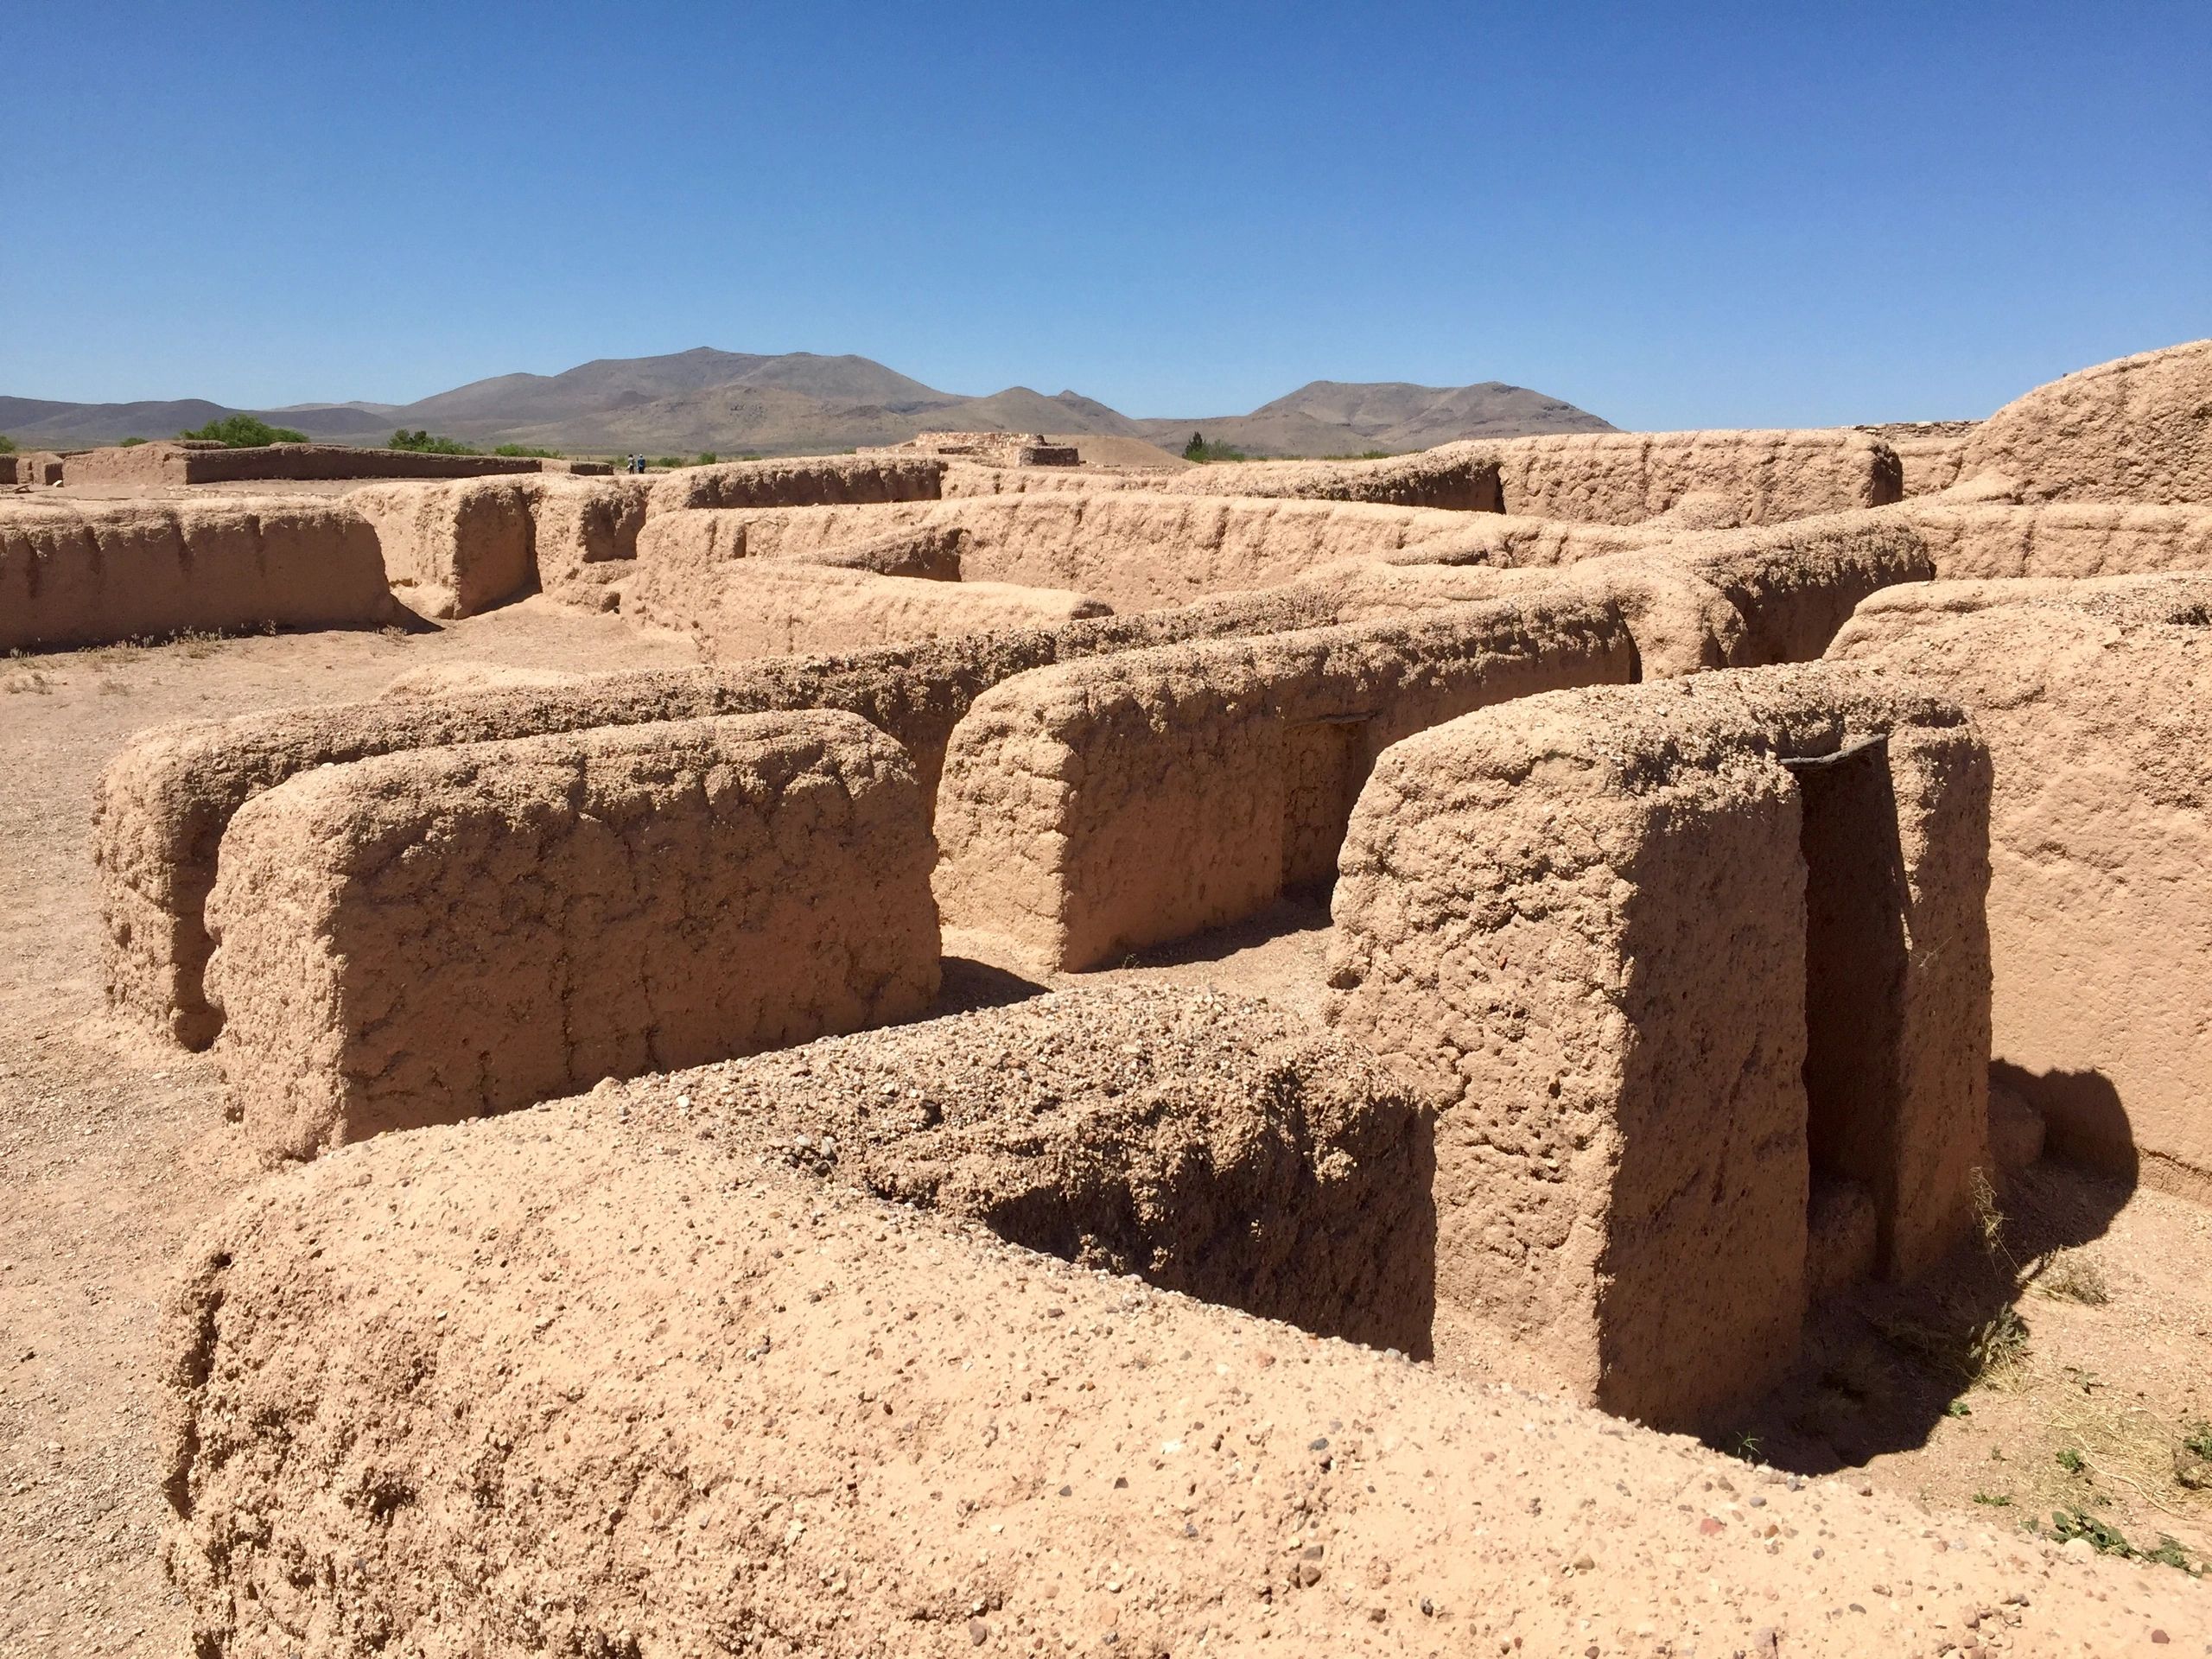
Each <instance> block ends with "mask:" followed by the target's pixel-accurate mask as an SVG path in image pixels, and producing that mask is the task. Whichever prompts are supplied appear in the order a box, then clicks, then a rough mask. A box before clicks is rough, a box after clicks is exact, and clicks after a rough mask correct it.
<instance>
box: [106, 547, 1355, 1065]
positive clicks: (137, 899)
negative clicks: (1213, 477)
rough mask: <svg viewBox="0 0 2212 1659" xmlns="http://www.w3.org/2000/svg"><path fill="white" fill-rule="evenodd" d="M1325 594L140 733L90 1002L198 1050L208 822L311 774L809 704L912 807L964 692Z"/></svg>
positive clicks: (129, 761)
mask: <svg viewBox="0 0 2212 1659" xmlns="http://www.w3.org/2000/svg"><path fill="white" fill-rule="evenodd" d="M1336 603H1337V595H1336V594H1335V593H1334V592H1333V591H1332V590H1331V589H1326V588H1312V589H1303V590H1289V589H1285V590H1278V591H1275V592H1272V593H1265V594H1249V595H1236V596H1230V597H1226V598H1224V599H1221V600H1217V601H1206V602H1205V603H1203V604H1200V605H1196V606H1190V607H1184V608H1183V609H1180V610H1176V611H1166V612H1160V613H1153V614H1150V615H1147V616H1142V617H1103V618H1099V619H1097V620H1086V621H1079V622H1075V623H1071V624H1070V625H1068V626H1065V627H1063V628H1058V629H1034V630H1029V631H1026V632H1019V633H1007V634H998V635H969V636H966V637H964V638H962V639H953V640H945V641H940V642H937V643H933V644H921V645H902V646H896V647H889V648H885V649H882V650H877V651H870V652H856V653H854V654H852V655H850V656H844V657H816V658H766V659H762V660H760V661H758V662H752V663H747V664H742V665H741V666H736V667H731V668H723V669H710V670H706V671H699V670H689V669H686V670H659V671H645V672H639V673H631V674H604V675H594V676H592V677H588V679H587V680H585V681H584V682H583V683H581V684H579V685H577V686H574V687H569V688H563V689H548V690H524V689H515V688H507V689H502V690H493V691H487V692H481V693H475V694H470V695H459V696H442V697H435V698H429V699H419V700H409V701H407V702H404V703H402V704H396V703H395V702H391V701H387V700H383V699H371V700H369V701H367V702H352V703H335V704H327V705H323V706H321V707H310V708H301V709H277V710H271V711H269V712H266V713H263V714H254V715H241V716H238V717H236V718H232V719H228V720H205V721H181V722H178V723H176V724H174V725H170V726H167V727H163V728H158V729H156V730H153V731H149V732H146V733H143V734H140V735H139V736H138V737H137V739H136V740H134V741H132V742H131V743H130V745H129V746H128V747H125V748H124V750H123V751H122V753H119V754H118V756H117V757H116V758H115V759H114V760H112V761H111V762H110V763H109V765H108V766H107V769H106V770H105V772H103V773H102V774H101V777H100V780H99V786H98V788H97V789H96V790H95V791H94V796H93V810H92V819H93V822H92V857H93V862H94V863H95V865H96V866H97V867H98V870H99V888H100V909H101V918H102V922H103V925H104V935H105V938H104V946H103V956H104V967H105V978H106V986H107V995H108V1001H109V1003H110V1005H111V1007H114V1008H115V1009H116V1010H117V1011H118V1012H119V1013H122V1014H125V1015H126V1016H128V1017H130V1018H131V1019H133V1020H137V1021H139V1022H141V1023H143V1024H144V1025H145V1026H147V1027H150V1028H151V1029H152V1030H154V1031H156V1032H158V1033H162V1034H164V1035H167V1036H168V1037H169V1038H171V1039H174V1040H175V1041H177V1042H180V1043H182V1044H184V1045H185V1046H188V1047H192V1048H204V1047H206V1046H207V1043H208V1042H209V1041H210V1039H213V1036H214V1033H215V1032H216V1030H217V1028H218V1027H219V1025H220V1023H221V1021H220V1017H219V1015H218V1014H216V1013H215V1011H214V1010H213V1009H212V1008H211V1007H208V1005H207V1001H206V999H205V996H204V995H203V994H202V988H201V983H200V979H201V971H202V969H203V967H204V965H205V963H206V962H207V950H208V942H207V931H206V929H205V927H204V926H203V925H202V921H201V913H200V912H201V907H202V906H203V905H204V903H205V901H206V899H207V893H208V890H209V889H210V888H211V887H213V884H214V880H215V868H216V855H217V851H218V849H219V845H220V843H221V841H222V837H223V832H224V830H225V829H226V827H227V825H228V824H229V823H230V821H231V817H232V814H233V813H235V812H236V811H237V810H238V809H239V808H240V807H241V806H243V805H244V804H245V803H246V802H247V801H249V800H251V799H252V798H254V797H255V796H256V795H257V794H259V793H260V792H261V791H264V790H266V789H271V788H274V787H276V785H278V784H280V783H282V782H283V781H284V780H285V779H288V778H290V777H292V776H294V775H295V774H296V773H298V772H303V771H307V770H308V769H309V768H312V767H315V766H329V765H334V764H338V763H342V762H345V761H350V760H361V759H364V758H365V757H367V756H370V755H376V754H387V753H397V752H400V751H404V750H411V749H421V748H435V747H441V746H443V745H448V744H455V743H471V742H482V741H492V740H495V739H503V738H516V737H532V736H539V735H543V734H549V733H555V732H569V731H580V730H583V729H585V728H591V727H597V726H632V725H638V724H640V723H642V722H645V721H658V720H683V719H691V718H696V717H699V716H702V715H734V714H755V713H761V712H766V711H770V710H777V709H813V708H827V709H845V710H848V711H849V712H851V713H855V714H857V715H860V716H861V718H862V719H864V720H868V721H871V722H873V723H874V724H875V725H877V726H879V727H880V728H883V729H884V730H885V731H887V732H888V733H890V734H892V736H893V737H895V738H897V739H898V740H899V742H901V743H902V744H904V745H905V746H906V749H907V751H908V752H909V753H911V754H912V756H913V759H914V763H915V766H916V768H917V770H918V773H919V776H920V779H921V784H922V788H923V792H924V795H925V799H929V800H933V799H934V798H935V794H936V789H937V780H938V768H939V767H940V766H941V765H942V763H943V760H944V747H945V744H946V741H947V740H948V739H949V738H950V735H951V732H952V728H953V726H954V725H955V723H956V722H957V721H958V720H959V719H960V717H961V716H962V715H964V714H965V713H967V711H968V709H969V704H970V703H971V702H973V701H974V700H975V698H976V696H978V695H980V694H981V693H982V691H984V690H988V688H989V687H991V686H993V685H995V684H997V683H999V682H1000V681H1001V680H1003V679H1006V678H1007V677H1009V676H1011V675H1014V674H1018V673H1020V672H1022V671H1025V670H1027V669H1032V668H1037V667H1039V666H1042V665H1043V664H1048V663H1053V662H1061V661H1067V660H1071V659H1072V658H1079V657H1085V656H1092V655H1096V654H1099V653H1102V652H1114V651H1125V650H1133V649H1139V648H1141V647H1144V646H1147V645H1160V644H1166V643H1172V642H1173V641H1176V640H1179V639H1208V638H1218V637H1224V636H1227V635H1232V634H1240V633H1255V632H1276V631H1280V630H1282V629H1287V628H1295V627H1313V626H1322V625H1325V624H1328V623H1332V622H1333V621H1335V620H1336Z"/></svg>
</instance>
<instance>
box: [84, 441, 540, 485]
mask: <svg viewBox="0 0 2212 1659" xmlns="http://www.w3.org/2000/svg"><path fill="white" fill-rule="evenodd" d="M542 465H543V463H542V462H540V461H537V460H535V459H533V458H531V457H528V456H520V455H439V454H422V453H419V452H417V451H415V450H411V449H360V448H353V447H351V446H349V445H346V444H337V443H269V444H259V445H256V446H255V447H253V448H245V449H230V448H223V447H222V446H220V445H216V446H213V447H202V446H200V445H197V444H181V443H166V442H156V443H134V444H132V445H130V447H129V448H120V447H118V448H102V449H87V450H86V451H85V452H84V453H83V454H78V455H73V456H71V457H70V460H69V471H68V477H69V482H71V483H72V484H87V485H105V486H112V485H135V486H140V487H143V488H148V489H152V488H157V487H160V486H167V485H175V484H232V483H240V482H251V480H257V479H321V478H486V477H491V476H493V475H494V474H502V473H536V472H537V471H538V470H539V469H540V467H542Z"/></svg>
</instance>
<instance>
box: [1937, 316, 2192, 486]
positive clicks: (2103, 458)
mask: <svg viewBox="0 0 2212 1659" xmlns="http://www.w3.org/2000/svg"><path fill="white" fill-rule="evenodd" d="M1982 473H1998V474H2003V475H2004V476H2005V477H2006V478H2007V479H2010V480H2012V481H2013V482H2014V483H2015V484H2017V485H2018V487H2019V489H2020V491H2021V493H2022V496H2023V499H2027V500H2031V501H2132V502H2140V503H2143V504H2145V505H2178V504H2183V503H2197V504H2201V505H2212V340H2191V341H2190V342H2189V343H2188V344H2186V345H2182V346H2169V347H2167V348H2166V349H2165V350H2164V351H2158V352H2144V353H2139V355H2137V356H2134V357H2123V358H2120V359H2116V360H2114V361H2113V362H2110V363H2100V364H2098V365H2096V366H2094V368H2087V369H2082V370H2079V371H2077V372H2075V373H2073V374H2069V375H2067V376H2066V377H2065V378H2063V379H2058V380H2053V381H2051V382H2050V383H2049V384H2048V385H2041V386H2037V388H2036V389H2035V390H2034V391H2031V392H2029V393H2028V394H2027V395H2026V396H2024V397H2019V398H2016V399H2015V400H2014V401H2013V402H2012V403H2009V404H2005V407H2004V408H2002V409H2000V410H1998V411H1997V412H1996V413H1995V414H1994V415H1993V416H1990V417H1989V418H1988V419H1987V420H1986V421H1984V422H1983V423H1981V425H1980V427H1979V428H1978V429H1976V430H1975V432H1974V438H1973V441H1972V442H1970V443H1969V444H1968V445H1967V451H1966V456H1965V459H1964V461H1962V462H1961V467H1960V474H1959V475H1960V476H1961V478H1965V479H1972V478H1974V476H1975V475H1976V474H1982Z"/></svg>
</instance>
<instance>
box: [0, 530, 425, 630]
mask: <svg viewBox="0 0 2212 1659" xmlns="http://www.w3.org/2000/svg"><path fill="white" fill-rule="evenodd" d="M398 614H399V613H398V611H397V608H396V607H394V606H393V604H392V601H391V592H390V590H389V589H388V588H386V587H385V574H384V563H383V561H382V559H381V558H380V556H378V549H377V541H376V537H375V536H374V535H372V533H371V532H370V531H369V528H368V526H367V525H366V524H364V523H363V522H362V521H361V520H360V519H359V518H358V517H356V516H355V515H354V514H353V513H351V512H347V511H346V509H344V508H343V507H340V506H338V505H334V503H331V502H328V501H312V500H303V499H298V498H296V497H295V498H283V497H273V496H272V497H267V498H260V499H256V498H251V497H236V496H232V497H226V498H223V499H209V500H205V501H180V502H137V501H133V502H118V503H113V504H110V503H105V502H100V503H83V504H79V503H74V502H57V501H32V502H26V503H24V504H22V505H12V504H11V505H0V650H19V649H20V650H26V651H32V650H48V649H52V648H54V647H56V646H61V645H102V644H105V643H107V642H109V641H111V640H118V639H149V638H157V637H165V636H168V635H169V634H174V633H178V632H183V631H185V630H187V629H204V630H211V631H212V630H226V629H240V628H256V627H265V626H273V627H283V628H342V627H374V626H381V625H383V624H385V623H387V622H390V621H391V620H394V618H395V617H396V616H397V615H398Z"/></svg>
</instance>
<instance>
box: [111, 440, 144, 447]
mask: <svg viewBox="0 0 2212 1659" xmlns="http://www.w3.org/2000/svg"><path fill="white" fill-rule="evenodd" d="M143 442H146V440H145V439H143V438H125V439H124V441H123V442H121V443H118V444H117V445H116V446H115V447H116V448H118V449H135V448H137V447H138V446H139V445H140V444H142V443H143Z"/></svg>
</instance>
